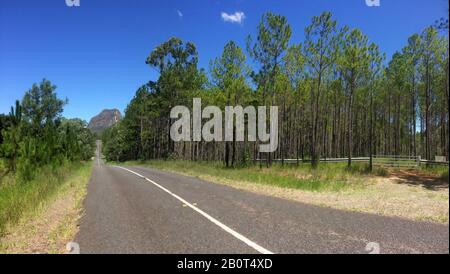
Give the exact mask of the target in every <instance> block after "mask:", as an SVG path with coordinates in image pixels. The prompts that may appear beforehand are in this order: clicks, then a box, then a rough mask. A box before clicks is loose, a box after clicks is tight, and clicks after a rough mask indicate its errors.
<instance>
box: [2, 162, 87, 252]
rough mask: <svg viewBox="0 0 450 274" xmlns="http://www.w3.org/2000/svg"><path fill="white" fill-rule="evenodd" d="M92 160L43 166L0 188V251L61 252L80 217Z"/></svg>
mask: <svg viewBox="0 0 450 274" xmlns="http://www.w3.org/2000/svg"><path fill="white" fill-rule="evenodd" d="M91 171H92V162H83V163H67V164H64V165H62V166H59V167H57V168H56V169H49V168H43V169H42V170H41V172H40V174H39V175H37V176H36V177H35V178H34V179H33V180H31V181H29V182H27V183H26V184H16V185H9V186H4V187H3V188H2V189H1V191H0V207H1V208H2V212H1V213H0V224H1V233H2V234H1V236H0V253H41V254H42V253H45V254H48V253H49V254H52V253H64V252H65V251H66V250H65V247H66V244H67V243H68V242H70V241H72V240H73V238H74V237H75V234H76V232H77V230H78V221H79V219H80V217H81V216H82V212H83V211H82V201H83V200H84V197H85V195H86V186H87V183H88V182H89V178H90V176H91Z"/></svg>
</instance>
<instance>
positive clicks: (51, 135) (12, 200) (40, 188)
mask: <svg viewBox="0 0 450 274" xmlns="http://www.w3.org/2000/svg"><path fill="white" fill-rule="evenodd" d="M55 90H56V87H55V86H54V85H53V84H52V83H51V82H50V81H48V80H45V79H44V80H43V81H42V82H41V83H39V84H34V85H33V86H32V88H31V89H30V90H28V91H27V92H25V95H24V97H23V99H22V100H21V101H19V100H17V101H16V104H15V106H13V107H11V112H10V114H9V115H0V136H1V138H0V209H1V210H0V237H3V236H5V235H6V233H7V231H8V228H9V231H11V228H12V227H14V226H15V225H18V224H20V221H21V220H22V219H23V218H24V217H26V216H30V215H31V216H32V215H33V214H35V213H36V212H39V211H41V210H42V209H43V208H45V206H46V205H47V204H48V203H49V201H50V200H52V198H54V197H55V196H57V194H58V193H61V191H62V190H63V189H64V186H65V185H67V184H68V182H70V185H73V184H80V182H78V181H77V180H75V181H74V178H78V176H79V173H80V172H82V173H83V174H84V177H86V175H88V174H90V172H89V170H90V168H91V167H90V166H91V158H92V157H93V155H94V148H95V140H94V136H93V135H92V134H91V132H90V131H89V130H88V129H87V128H86V122H84V121H82V120H80V119H65V118H63V117H62V112H63V107H64V105H66V104H67V103H68V101H67V99H66V100H62V99H59V98H58V97H57V94H56V92H55ZM81 181H82V182H84V183H85V182H86V181H87V180H86V178H83V179H82V180H81ZM18 229H19V227H16V228H14V229H13V230H18Z"/></svg>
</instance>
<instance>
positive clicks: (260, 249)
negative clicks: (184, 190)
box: [114, 166, 273, 254]
mask: <svg viewBox="0 0 450 274" xmlns="http://www.w3.org/2000/svg"><path fill="white" fill-rule="evenodd" d="M114 167H116V168H120V169H123V170H126V171H128V172H130V173H133V174H134V175H136V176H138V177H140V178H141V179H145V180H146V181H148V182H150V183H152V184H154V185H155V186H157V187H158V188H160V189H162V190H164V191H165V192H167V193H169V194H170V195H172V196H173V197H174V198H176V199H177V200H179V201H180V202H182V203H183V204H185V205H187V206H188V207H190V208H192V209H193V210H194V211H196V212H198V213H200V214H201V215H202V216H203V217H205V218H206V219H208V220H209V221H211V222H212V223H213V224H215V225H217V226H218V227H220V228H222V229H223V230H225V231H226V232H228V233H229V234H231V235H233V236H234V237H235V238H237V239H239V240H241V241H242V242H244V243H245V244H247V245H248V246H250V247H252V248H253V249H255V250H256V251H258V252H259V253H262V254H273V252H271V251H269V250H267V249H265V248H264V247H262V246H260V245H258V244H257V243H255V242H253V241H251V240H250V239H248V238H247V237H245V236H244V235H242V234H240V233H238V232H236V231H234V230H233V229H231V228H230V227H228V226H226V225H224V224H223V223H221V222H220V221H218V220H217V219H215V218H214V217H212V216H211V215H209V214H208V213H206V212H204V211H203V210H201V209H199V208H198V207H196V206H194V205H192V204H191V203H189V202H188V201H186V200H185V199H183V198H181V197H180V196H178V195H176V194H175V193H173V192H171V191H170V190H168V189H167V188H165V187H163V186H161V185H159V184H158V183H155V182H154V181H152V180H150V179H148V178H146V177H144V176H142V175H141V174H139V173H136V172H134V171H132V170H129V169H127V168H124V167H120V166H114Z"/></svg>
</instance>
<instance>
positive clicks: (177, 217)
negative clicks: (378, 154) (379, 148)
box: [75, 157, 449, 254]
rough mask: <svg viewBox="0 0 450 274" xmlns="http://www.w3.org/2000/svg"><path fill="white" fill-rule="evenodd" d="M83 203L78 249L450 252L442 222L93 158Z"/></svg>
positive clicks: (187, 251)
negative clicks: (271, 193)
mask: <svg viewBox="0 0 450 274" xmlns="http://www.w3.org/2000/svg"><path fill="white" fill-rule="evenodd" d="M84 203H85V216H84V217H83V218H82V220H81V224H80V231H79V233H78V234H77V236H76V238H75V242H77V243H78V244H79V246H80V251H81V253H101V254H105V253H106V254H110V253H113V254H115V253H138V254H143V253H144V254H147V253H150V254H155V253H156V254H167V253H169V254H171V253H175V254H185V253H187V254H234V253H239V254H241V253H326V254H330V253H369V251H368V250H366V249H367V248H369V247H371V246H372V247H375V251H376V250H377V249H378V247H379V251H380V252H381V253H447V254H448V253H449V226H448V225H439V224H433V223H426V222H413V221H407V220H403V219H400V218H390V217H380V216H376V215H370V214H361V213H354V212H346V211H341V210H334V209H328V208H321V207H316V206H311V205H307V204H302V203H298V202H292V201H287V200H283V199H278V198H274V197H267V196H262V195H258V194H254V193H250V192H245V191H241V190H236V189H233V188H230V187H227V186H223V185H217V184H213V183H208V182H205V181H202V180H199V179H196V178H191V177H185V176H180V175H176V174H172V173H168V172H163V171H159V170H153V169H149V168H143V167H126V168H124V167H116V166H109V165H105V164H103V163H102V161H101V160H100V158H99V157H97V159H96V165H95V168H94V171H93V175H92V178H91V181H90V183H89V186H88V194H87V197H86V200H85V202H84ZM368 244H369V246H368ZM371 250H372V251H373V250H374V249H373V248H371Z"/></svg>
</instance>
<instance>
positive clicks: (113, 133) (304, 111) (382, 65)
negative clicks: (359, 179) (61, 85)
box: [103, 12, 449, 166]
mask: <svg viewBox="0 0 450 274" xmlns="http://www.w3.org/2000/svg"><path fill="white" fill-rule="evenodd" d="M447 32H448V21H446V22H442V21H441V22H440V23H439V24H435V25H434V26H430V27H428V28H426V29H424V30H423V31H422V32H421V33H418V34H412V35H411V37H410V38H409V39H408V40H407V41H405V46H404V48H402V49H400V50H399V51H398V52H396V53H395V54H394V55H393V56H392V58H391V59H390V60H386V56H385V54H384V53H382V52H380V49H379V47H378V45H376V44H375V43H373V42H371V41H370V39H369V37H367V36H366V35H365V34H364V33H362V32H361V31H360V30H359V29H351V28H349V27H347V26H340V25H339V24H338V23H337V22H336V21H335V20H334V19H333V16H332V14H331V13H329V12H324V13H323V14H321V15H320V16H315V17H313V18H312V20H311V23H310V25H309V26H307V27H306V28H305V30H304V40H303V42H302V43H299V44H295V43H292V41H291V35H292V28H291V26H290V25H289V23H288V21H287V19H286V18H285V17H284V16H281V15H276V14H273V13H266V14H264V15H263V17H262V19H261V22H260V23H259V25H258V27H257V32H256V36H255V37H252V36H248V38H247V41H246V42H247V48H246V49H245V50H244V49H241V48H240V47H239V46H238V45H237V44H236V43H235V42H233V41H230V42H228V43H227V44H226V45H225V46H224V49H223V53H222V55H221V56H218V57H217V58H216V59H214V60H212V61H211V62H210V67H209V69H208V70H205V69H200V68H199V67H198V52H197V50H196V47H195V45H194V44H193V43H192V42H184V41H182V40H180V39H178V38H171V39H169V40H168V41H167V42H164V43H162V44H161V45H159V46H158V47H156V48H155V49H154V50H153V51H152V52H151V53H150V55H149V56H148V57H147V59H146V63H147V64H148V65H149V66H151V67H152V68H154V69H156V70H158V72H159V79H157V81H150V82H149V83H148V84H145V85H143V86H142V87H140V88H139V89H138V90H137V92H136V95H135V96H134V98H133V99H132V100H131V102H130V103H129V105H128V107H127V109H126V112H125V117H124V119H123V120H122V121H121V122H120V123H119V124H117V125H116V126H114V127H113V128H111V129H109V130H108V131H107V132H105V134H104V136H103V143H104V154H105V155H106V157H107V159H108V160H114V161H125V160H135V159H143V160H145V159H184V160H194V161H195V160H208V161H223V162H224V164H225V165H226V166H238V165H243V164H247V163H252V162H253V161H255V160H256V159H265V160H266V162H267V163H268V164H270V163H272V161H273V160H274V159H281V160H282V161H283V160H284V159H288V158H291V159H292V158H294V159H310V160H311V162H312V165H313V166H317V164H318V162H319V160H320V159H321V158H330V157H333V158H337V157H339V158H344V157H345V158H348V164H349V165H351V161H352V160H351V159H352V157H356V156H369V155H407V156H422V158H424V159H434V157H435V156H437V155H441V156H447V159H448V148H449V147H448V146H449V140H448V133H449V109H448V107H449V106H448V102H449V90H448V86H449V82H448V81H449V79H448V76H449V71H448V69H449V63H448V62H449V56H448V52H449V51H448V50H449V48H448V45H449V43H448V34H447ZM250 64H251V65H250ZM194 97H199V98H201V99H202V103H203V105H204V106H206V105H215V106H219V107H221V108H222V109H223V108H224V107H225V106H228V105H232V106H236V105H242V106H270V105H276V106H278V107H279V146H278V150H277V151H276V152H275V153H266V154H263V153H259V151H258V143H255V142H248V141H244V142H204V141H201V142H177V143H175V142H173V141H172V140H171V139H170V126H171V124H172V122H173V120H171V119H170V110H171V108H172V107H174V106H177V105H185V106H192V98H194ZM234 134H236V129H234Z"/></svg>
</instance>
